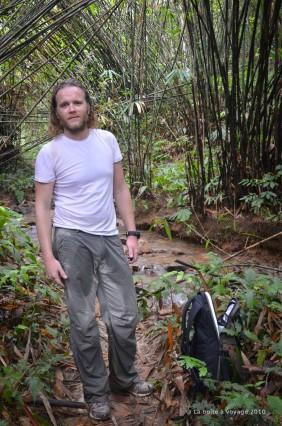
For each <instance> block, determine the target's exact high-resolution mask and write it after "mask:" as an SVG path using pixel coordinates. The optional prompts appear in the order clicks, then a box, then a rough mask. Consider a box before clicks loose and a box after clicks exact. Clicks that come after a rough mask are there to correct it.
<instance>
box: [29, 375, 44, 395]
mask: <svg viewBox="0 0 282 426" xmlns="http://www.w3.org/2000/svg"><path fill="white" fill-rule="evenodd" d="M27 383H28V385H29V390H30V392H31V395H32V398H33V400H35V399H36V397H37V396H38V395H39V393H40V392H41V391H42V390H43V389H44V383H43V382H42V381H41V380H40V378H39V377H37V376H35V377H33V376H30V377H28V378H27Z"/></svg>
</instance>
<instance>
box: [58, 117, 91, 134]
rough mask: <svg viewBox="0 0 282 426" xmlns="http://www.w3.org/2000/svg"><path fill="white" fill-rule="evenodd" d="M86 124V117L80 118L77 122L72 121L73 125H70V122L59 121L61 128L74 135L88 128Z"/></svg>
mask: <svg viewBox="0 0 282 426" xmlns="http://www.w3.org/2000/svg"><path fill="white" fill-rule="evenodd" d="M87 122H88V117H85V118H82V119H80V120H79V121H74V123H72V122H71V120H70V121H67V120H62V119H61V120H60V124H61V126H62V128H63V129H65V130H67V131H68V132H70V133H74V134H75V133H79V132H81V131H83V130H85V129H86V128H87V127H88V125H87Z"/></svg>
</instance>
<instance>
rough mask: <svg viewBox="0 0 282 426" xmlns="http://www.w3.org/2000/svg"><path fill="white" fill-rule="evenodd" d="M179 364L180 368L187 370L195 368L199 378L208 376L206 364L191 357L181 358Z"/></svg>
mask: <svg viewBox="0 0 282 426" xmlns="http://www.w3.org/2000/svg"><path fill="white" fill-rule="evenodd" d="M179 363H180V365H181V366H182V367H185V368H187V369H192V368H197V369H198V371H199V376H200V377H205V376H207V374H208V369H207V366H206V363H205V362H203V361H201V360H199V359H197V358H193V357H192V356H185V355H183V356H181V357H180V358H179Z"/></svg>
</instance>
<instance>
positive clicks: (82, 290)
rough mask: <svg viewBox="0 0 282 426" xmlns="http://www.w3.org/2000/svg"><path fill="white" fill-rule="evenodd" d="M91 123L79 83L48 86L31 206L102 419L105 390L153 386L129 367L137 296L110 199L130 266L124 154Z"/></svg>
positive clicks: (132, 247) (133, 236)
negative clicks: (102, 330) (104, 346)
mask: <svg viewBox="0 0 282 426" xmlns="http://www.w3.org/2000/svg"><path fill="white" fill-rule="evenodd" d="M95 124H96V120H95V113H94V110H93V106H92V103H91V99H90V96H89V94H88V92H87V91H86V89H85V88H84V87H83V86H82V85H81V84H80V83H79V82H78V81H76V80H73V79H70V80H67V81H65V82H63V83H61V84H59V85H58V86H56V87H55V88H54V91H53V95H52V98H51V113H50V122H49V130H50V132H51V134H52V135H53V136H55V137H54V139H53V140H52V141H51V142H50V143H48V144H47V145H45V146H44V147H43V148H42V149H41V151H40V152H39V154H38V156H37V159H36V166H35V188H36V201H35V209H36V226H37V232H38V238H39V242H40V246H41V251H42V257H43V261H44V264H45V268H46V272H47V275H48V276H49V277H50V278H51V279H53V280H54V281H56V282H57V283H59V284H62V285H64V288H65V296H66V302H67V306H68V312H69V316H70V324H71V325H70V332H71V344H72V350H73V354H74V359H75V362H76V365H77V368H78V370H79V373H80V377H81V381H82V383H83V389H84V398H85V401H86V402H87V403H88V404H89V415H90V417H91V418H94V419H98V420H103V419H106V418H108V417H109V414H110V408H109V403H108V395H109V391H110V390H112V391H116V392H118V391H128V392H131V393H133V394H135V395H139V396H146V395H149V394H150V393H151V392H152V390H153V389H152V385H150V384H149V383H146V382H144V381H142V380H140V379H139V377H138V374H137V372H136V369H135V367H134V358H135V353H136V340H135V328H136V324H137V303H136V294H135V288H134V285H133V281H132V276H131V272H130V268H129V266H128V262H127V259H126V258H125V255H124V252H123V247H122V244H121V241H120V239H119V236H118V231H117V228H116V214H115V209H114V202H113V200H115V202H116V204H117V208H118V211H119V213H120V216H121V218H122V220H123V222H124V225H125V227H126V229H127V241H126V244H127V248H128V257H129V259H130V261H132V262H134V261H135V260H136V259H137V237H138V232H137V231H136V228H135V221H134V215H133V210H132V204H131V198H130V193H129V190H128V187H127V185H126V183H125V180H124V175H123V169H122V164H121V160H122V155H121V152H120V149H119V146H118V143H117V141H116V139H115V137H114V136H113V134H112V133H110V132H107V131H105V130H100V129H97V128H95ZM52 197H54V203H55V215H54V233H53V243H52V242H51V219H50V209H51V201H52ZM96 295H97V297H98V300H99V304H100V309H101V312H102V315H103V320H104V322H105V324H106V326H107V331H108V339H109V377H108V374H107V369H106V367H105V364H104V361H103V354H102V351H101V346H100V341H99V331H98V326H97V323H96V319H95V298H96Z"/></svg>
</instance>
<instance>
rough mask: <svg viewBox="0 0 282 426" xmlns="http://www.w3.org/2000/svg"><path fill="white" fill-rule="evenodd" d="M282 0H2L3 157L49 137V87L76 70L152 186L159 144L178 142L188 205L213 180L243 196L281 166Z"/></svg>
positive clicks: (134, 181) (134, 183)
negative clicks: (248, 184)
mask: <svg viewBox="0 0 282 426" xmlns="http://www.w3.org/2000/svg"><path fill="white" fill-rule="evenodd" d="M281 3H282V0H240V1H238V0H189V1H188V0H179V1H173V0H140V1H136V0H132V1H131V0H128V1H126V0H124V1H123V0H120V1H114V0H98V1H92V0H88V1H75V0H73V1H65V0H62V1H58V0H44V1H40V2H39V1H35V0H29V1H27V0H7V1H2V2H1V6H0V67H1V74H0V91H1V93H0V96H1V106H0V138H1V139H0V164H1V168H3V169H5V168H6V167H11V164H15V162H19V161H20V160H19V158H21V156H23V155H26V154H27V153H29V152H30V151H32V150H33V149H34V148H35V147H36V146H37V145H39V144H41V143H43V142H44V141H46V140H47V139H48V135H47V133H46V127H47V126H46V123H47V113H48V99H49V92H50V90H51V89H52V87H53V86H54V84H56V82H57V81H58V80H60V79H62V78H68V77H69V76H75V77H77V78H79V79H81V80H82V81H83V83H84V84H85V85H86V86H87V87H88V89H89V90H90V92H91V94H92V95H93V97H94V99H95V102H96V105H97V111H98V115H99V118H100V125H102V126H105V127H107V128H110V129H113V130H114V132H115V133H116V134H117V135H118V137H119V140H120V142H121V144H122V147H123V151H124V153H125V159H126V166H127V168H128V171H129V178H130V184H131V189H132V190H133V191H135V193H138V190H140V187H144V186H146V188H147V189H148V191H150V189H151V185H152V174H153V170H154V167H155V164H154V155H153V152H154V146H155V144H156V141H159V140H161V139H166V140H170V141H171V143H172V145H175V147H177V148H175V150H177V151H178V152H177V154H178V156H181V158H182V159H183V161H184V162H185V174H186V184H187V193H188V195H189V197H188V198H189V202H190V203H191V204H192V205H193V206H194V207H195V208H196V209H197V210H198V211H204V193H205V188H206V185H207V184H208V183H209V182H211V181H213V182H215V184H214V185H215V191H218V192H222V193H223V194H224V199H225V202H226V203H227V204H228V205H233V204H235V205H236V203H238V202H239V199H240V197H242V196H243V195H244V194H245V191H246V189H245V188H244V186H242V185H241V184H240V182H242V180H243V179H256V178H261V177H262V176H263V175H264V173H267V172H274V170H275V167H276V166H278V165H279V164H281V163H282V138H281V122H282V104H281V71H282V68H281V55H282V51H281V31H280V25H281Z"/></svg>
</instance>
